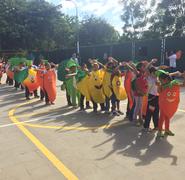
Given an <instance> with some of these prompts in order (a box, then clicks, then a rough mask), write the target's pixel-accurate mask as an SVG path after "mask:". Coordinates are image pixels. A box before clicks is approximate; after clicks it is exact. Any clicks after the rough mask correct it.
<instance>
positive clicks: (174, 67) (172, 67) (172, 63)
mask: <svg viewBox="0 0 185 180" xmlns="http://www.w3.org/2000/svg"><path fill="white" fill-rule="evenodd" d="M166 59H168V60H169V66H170V72H171V73H173V72H175V71H176V70H177V55H176V53H175V51H171V52H170V54H169V56H168V53H166Z"/></svg>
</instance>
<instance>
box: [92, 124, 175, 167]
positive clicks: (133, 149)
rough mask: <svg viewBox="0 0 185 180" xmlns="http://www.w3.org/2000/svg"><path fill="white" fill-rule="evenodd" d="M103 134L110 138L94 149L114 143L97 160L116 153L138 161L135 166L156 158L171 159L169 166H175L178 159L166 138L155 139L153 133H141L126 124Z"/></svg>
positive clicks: (138, 129)
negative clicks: (110, 148)
mask: <svg viewBox="0 0 185 180" xmlns="http://www.w3.org/2000/svg"><path fill="white" fill-rule="evenodd" d="M104 132H105V133H107V134H109V135H110V136H111V137H110V138H109V139H107V140H106V141H104V142H102V143H100V144H98V145H96V146H95V147H94V148H98V147H100V146H103V145H104V144H106V143H108V142H109V141H112V140H113V141H114V143H113V147H112V150H111V151H110V152H108V153H107V154H106V155H105V156H103V157H101V158H98V159H97V160H104V159H106V158H108V157H109V156H110V155H112V154H114V153H117V154H121V155H123V156H126V157H132V158H136V159H138V160H139V162H137V163H135V166H145V165H148V164H151V163H152V162H153V161H155V160H156V159H158V158H168V159H171V165H177V159H178V158H177V156H175V155H172V154H171V152H172V149H173V145H171V144H170V143H169V142H168V140H167V138H163V139H157V138H156V135H155V133H153V132H151V133H146V132H142V131H141V129H140V128H138V127H134V126H133V125H131V124H130V123H127V122H126V123H125V124H124V125H122V126H119V127H116V128H110V129H106V130H104Z"/></svg>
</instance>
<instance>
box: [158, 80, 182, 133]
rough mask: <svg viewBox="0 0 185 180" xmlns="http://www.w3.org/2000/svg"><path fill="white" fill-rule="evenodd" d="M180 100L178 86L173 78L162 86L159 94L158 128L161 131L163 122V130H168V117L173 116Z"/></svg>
mask: <svg viewBox="0 0 185 180" xmlns="http://www.w3.org/2000/svg"><path fill="white" fill-rule="evenodd" d="M179 102H180V86H179V85H178V83H177V82H176V81H175V80H174V81H171V82H170V83H168V84H167V85H165V86H164V87H162V91H161V92H160V94H159V109H160V118H159V130H161V131H162V127H163V123H165V131H168V130H169V124H170V119H171V118H172V117H173V116H174V114H175V113H176V111H177V109H178V105H179Z"/></svg>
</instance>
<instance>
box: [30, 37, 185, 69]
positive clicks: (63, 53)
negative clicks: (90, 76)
mask: <svg viewBox="0 0 185 180" xmlns="http://www.w3.org/2000/svg"><path fill="white" fill-rule="evenodd" d="M172 50H173V51H177V50H182V52H185V37H168V38H165V39H155V40H144V41H142V40H141V41H133V42H125V43H121V44H109V45H96V46H82V47H80V61H81V63H84V62H87V61H88V58H97V59H99V60H100V61H102V62H104V61H105V59H106V57H107V56H113V57H114V58H116V59H118V60H120V61H124V60H133V61H141V60H148V59H152V58H157V59H158V60H159V64H166V65H168V60H166V58H165V54H166V52H169V51H172ZM75 51H76V50H75V48H72V49H62V50H55V51H45V52H32V55H33V56H34V57H35V62H36V63H38V61H39V59H40V57H44V58H45V59H49V60H51V61H53V62H55V63H60V62H61V61H62V60H65V59H67V58H70V57H71V55H72V54H73V53H74V52H75ZM184 57H185V56H182V58H181V59H180V60H178V61H177V67H178V69H179V70H185V59H184Z"/></svg>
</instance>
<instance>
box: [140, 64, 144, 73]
mask: <svg viewBox="0 0 185 180" xmlns="http://www.w3.org/2000/svg"><path fill="white" fill-rule="evenodd" d="M140 71H141V72H145V65H144V64H143V65H142V66H141V68H140Z"/></svg>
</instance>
